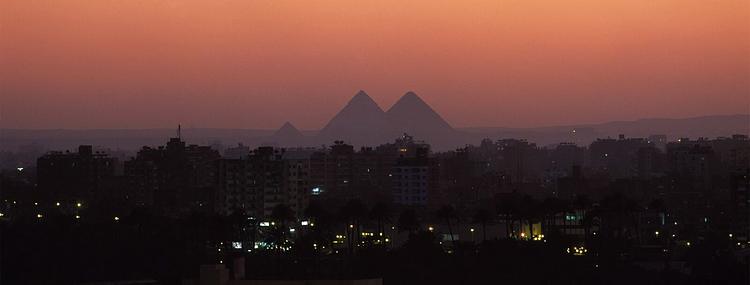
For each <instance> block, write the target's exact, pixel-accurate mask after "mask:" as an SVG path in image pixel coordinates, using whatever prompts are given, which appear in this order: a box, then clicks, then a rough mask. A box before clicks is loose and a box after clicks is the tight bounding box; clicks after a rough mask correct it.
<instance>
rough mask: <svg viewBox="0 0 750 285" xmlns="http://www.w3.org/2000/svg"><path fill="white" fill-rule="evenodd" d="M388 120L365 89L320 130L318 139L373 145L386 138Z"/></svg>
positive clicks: (325, 142) (325, 141)
mask: <svg viewBox="0 0 750 285" xmlns="http://www.w3.org/2000/svg"><path fill="white" fill-rule="evenodd" d="M387 128H388V121H387V119H386V117H385V112H383V109H380V106H378V104H377V103H375V101H373V100H372V98H370V96H368V95H367V93H365V92H364V91H361V90H360V91H359V92H357V94H356V95H354V97H352V99H351V100H349V102H348V103H347V104H346V106H344V108H343V109H341V111H339V112H338V114H336V116H334V117H333V118H332V119H331V120H330V121H329V122H328V124H326V126H325V127H324V128H323V129H322V130H320V133H319V134H318V141H319V142H320V143H323V144H332V143H333V141H335V140H343V141H344V142H347V143H351V144H354V145H358V146H359V145H371V144H373V143H377V142H381V141H383V140H384V139H385V136H384V135H385V134H386V133H389V132H388V131H387Z"/></svg>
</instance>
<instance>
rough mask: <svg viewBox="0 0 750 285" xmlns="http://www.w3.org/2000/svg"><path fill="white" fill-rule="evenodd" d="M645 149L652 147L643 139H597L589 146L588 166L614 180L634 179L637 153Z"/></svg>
mask: <svg viewBox="0 0 750 285" xmlns="http://www.w3.org/2000/svg"><path fill="white" fill-rule="evenodd" d="M647 147H653V145H651V144H650V143H649V141H648V140H646V139H643V138H625V136H624V135H620V136H619V138H618V139H610V138H607V139H597V140H596V141H594V142H593V143H591V146H589V161H590V166H591V168H592V169H593V170H595V171H600V172H603V173H607V174H608V175H609V176H610V177H611V178H614V179H617V178H628V177H634V176H637V175H638V160H637V157H638V156H637V153H638V151H639V150H640V149H641V148H647Z"/></svg>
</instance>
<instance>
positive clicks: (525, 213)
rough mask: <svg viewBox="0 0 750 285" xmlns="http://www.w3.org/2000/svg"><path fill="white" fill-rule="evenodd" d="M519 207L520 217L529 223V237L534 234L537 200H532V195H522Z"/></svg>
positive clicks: (536, 218)
mask: <svg viewBox="0 0 750 285" xmlns="http://www.w3.org/2000/svg"><path fill="white" fill-rule="evenodd" d="M521 205H522V207H521V209H520V214H521V218H523V219H524V220H526V222H527V223H528V225H529V235H528V236H529V237H532V236H533V234H534V222H536V221H537V220H538V206H537V201H536V200H534V198H533V197H531V196H529V195H524V196H523V198H521Z"/></svg>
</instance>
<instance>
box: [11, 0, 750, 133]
mask: <svg viewBox="0 0 750 285" xmlns="http://www.w3.org/2000/svg"><path fill="white" fill-rule="evenodd" d="M360 89H362V90H365V91H367V92H368V94H370V96H371V97H373V98H374V99H375V101H377V102H378V103H379V104H380V106H381V108H383V109H387V108H388V107H390V105H391V104H393V103H394V102H395V101H396V100H397V99H398V98H399V97H400V96H401V95H403V94H404V93H405V92H406V91H409V90H413V91H415V92H416V93H417V94H419V95H420V96H421V97H422V98H423V99H425V101H427V102H428V103H429V104H430V105H431V106H432V107H433V108H435V109H436V110H437V111H438V112H439V113H441V114H442V115H443V116H444V117H445V119H446V120H448V121H449V122H450V123H451V124H452V125H453V126H458V127H461V126H510V127H526V126H542V125H557V124H571V123H586V122H602V121H609V120H629V119H637V118H644V117H688V116H700V115H708V114H733V113H748V111H749V110H748V108H749V106H750V1H747V0H726V1H710V2H709V1H703V0H652V1H641V0H612V1H593V0H580V1H555V0H545V1H542V0H501V1H497V0H495V1H490V0H486V1H485V0H470V1H440V0H430V1H427V0H424V1H423V0H419V1H392V0H383V1H343V0H335V1H334V0H332V1H285V0H275V1H270V0H268V1H266V0H258V1H240V0H237V1H233V0H224V1H189V0H188V1H171V0H169V1H109V0H104V1H101V0H90V1H84V0H80V1H77V0H71V1H51V0H46V1H45V0H40V1H29V0H6V1H2V3H0V94H1V95H0V97H1V98H0V127H4V128H151V127H172V126H173V125H176V124H177V123H178V122H181V123H183V124H185V125H188V126H196V127H226V128H276V127H279V126H281V124H283V122H284V121H291V122H292V123H294V124H295V125H296V126H298V127H300V128H303V129H317V128H320V127H322V126H323V125H324V124H325V122H326V121H327V120H328V119H330V118H331V117H332V116H333V115H334V114H335V113H336V111H338V109H339V108H341V107H342V106H343V105H344V104H345V103H346V101H347V100H348V99H349V98H350V97H351V96H353V95H354V94H355V93H356V92H357V91H358V90H360Z"/></svg>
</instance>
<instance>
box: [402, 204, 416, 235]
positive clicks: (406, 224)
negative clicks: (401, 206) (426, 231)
mask: <svg viewBox="0 0 750 285" xmlns="http://www.w3.org/2000/svg"><path fill="white" fill-rule="evenodd" d="M418 229H419V218H418V217H417V213H416V212H414V210H413V209H405V210H404V211H403V212H401V214H400V215H399V216H398V231H399V232H402V231H408V232H409V235H412V234H414V233H415V232H416V231H417V230H418Z"/></svg>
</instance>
